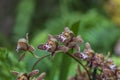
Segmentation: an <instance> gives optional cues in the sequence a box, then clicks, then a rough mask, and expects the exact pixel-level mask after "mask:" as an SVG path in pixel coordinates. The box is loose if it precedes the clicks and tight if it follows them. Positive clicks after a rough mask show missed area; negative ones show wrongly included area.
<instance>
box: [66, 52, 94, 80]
mask: <svg viewBox="0 0 120 80" xmlns="http://www.w3.org/2000/svg"><path fill="white" fill-rule="evenodd" d="M66 54H67V55H68V56H70V57H71V58H73V59H74V60H75V61H77V62H78V63H79V64H80V65H81V66H82V67H83V68H84V69H85V71H86V72H87V74H88V77H89V79H90V80H92V79H91V77H90V74H89V71H88V70H87V68H86V67H85V66H84V65H83V64H82V63H81V62H80V61H79V60H78V59H77V58H75V57H74V56H73V55H71V54H69V53H66Z"/></svg>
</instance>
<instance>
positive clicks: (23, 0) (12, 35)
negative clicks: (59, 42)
mask: <svg viewBox="0 0 120 80" xmlns="http://www.w3.org/2000/svg"><path fill="white" fill-rule="evenodd" d="M76 24H79V25H77V26H78V28H79V29H78V30H77V31H78V34H80V35H81V36H82V38H83V40H84V42H89V43H90V44H91V46H92V48H93V49H94V50H95V51H96V52H98V53H101V52H102V53H103V54H104V55H106V54H107V52H108V51H110V52H111V57H112V58H113V60H114V62H115V63H116V64H117V65H120V62H119V56H120V0H0V69H1V71H0V80H7V79H9V80H15V78H16V76H14V75H12V74H11V73H10V70H16V71H20V72H30V71H31V68H32V66H33V64H34V62H35V61H36V59H35V58H34V57H33V56H32V55H31V54H29V53H28V54H26V57H25V58H24V59H23V60H22V61H21V62H18V57H19V55H20V53H16V51H15V50H16V45H17V40H18V39H19V38H21V37H24V36H25V34H26V33H29V38H30V44H32V45H33V46H34V47H35V48H36V51H35V53H36V54H37V55H39V56H42V55H44V54H48V52H45V51H40V50H38V49H37V46H38V45H39V44H41V43H45V41H47V37H48V34H52V35H58V34H60V33H61V32H62V31H63V29H64V28H65V27H66V26H68V27H73V29H74V28H76V27H74V26H75V25H76ZM83 47H84V43H83V45H82V49H81V51H82V50H83ZM63 55H64V54H58V55H56V56H55V57H54V58H53V59H50V58H46V59H44V60H42V61H41V62H40V63H39V64H38V65H37V66H36V67H35V69H39V70H40V73H41V72H46V73H47V75H46V78H45V79H46V80H67V79H68V78H69V77H70V76H74V75H75V72H76V68H77V63H76V62H75V61H74V60H71V59H70V58H69V57H67V56H66V55H64V56H63Z"/></svg>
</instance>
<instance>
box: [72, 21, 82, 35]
mask: <svg viewBox="0 0 120 80" xmlns="http://www.w3.org/2000/svg"><path fill="white" fill-rule="evenodd" d="M79 24H80V21H77V22H75V23H73V25H72V27H71V30H72V31H73V32H74V34H75V35H77V34H78V32H79Z"/></svg>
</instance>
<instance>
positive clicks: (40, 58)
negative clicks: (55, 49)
mask: <svg viewBox="0 0 120 80" xmlns="http://www.w3.org/2000/svg"><path fill="white" fill-rule="evenodd" d="M50 55H51V54H46V55H44V56H42V57H39V58H38V60H37V61H36V62H35V63H34V65H33V67H32V70H33V69H34V68H35V66H36V65H37V64H38V63H39V61H40V60H42V59H44V58H46V57H48V56H50Z"/></svg>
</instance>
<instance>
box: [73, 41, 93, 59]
mask: <svg viewBox="0 0 120 80" xmlns="http://www.w3.org/2000/svg"><path fill="white" fill-rule="evenodd" d="M75 55H78V57H79V58H81V59H83V60H87V61H89V60H91V59H92V58H93V57H94V51H93V50H92V49H91V46H90V44H89V43H88V42H87V43H86V44H85V49H84V51H83V52H80V53H77V54H75ZM76 57H77V56H76Z"/></svg>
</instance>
